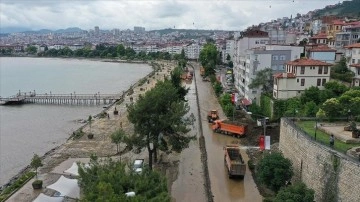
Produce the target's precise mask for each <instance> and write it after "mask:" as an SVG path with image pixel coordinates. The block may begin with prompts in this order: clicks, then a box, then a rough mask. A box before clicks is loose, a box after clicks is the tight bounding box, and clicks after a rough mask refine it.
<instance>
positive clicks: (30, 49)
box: [25, 46, 37, 54]
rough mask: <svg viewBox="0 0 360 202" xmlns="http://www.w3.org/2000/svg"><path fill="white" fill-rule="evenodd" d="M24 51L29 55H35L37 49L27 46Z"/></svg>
mask: <svg viewBox="0 0 360 202" xmlns="http://www.w3.org/2000/svg"><path fill="white" fill-rule="evenodd" d="M25 51H26V52H28V53H29V54H35V53H36V52H37V48H36V47H35V46H28V47H27V48H26V49H25Z"/></svg>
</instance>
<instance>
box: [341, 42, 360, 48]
mask: <svg viewBox="0 0 360 202" xmlns="http://www.w3.org/2000/svg"><path fill="white" fill-rule="evenodd" d="M345 48H360V43H354V44H351V45H348V46H345Z"/></svg>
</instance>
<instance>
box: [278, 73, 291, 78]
mask: <svg viewBox="0 0 360 202" xmlns="http://www.w3.org/2000/svg"><path fill="white" fill-rule="evenodd" d="M274 77H275V78H296V76H295V74H294V73H277V74H274Z"/></svg>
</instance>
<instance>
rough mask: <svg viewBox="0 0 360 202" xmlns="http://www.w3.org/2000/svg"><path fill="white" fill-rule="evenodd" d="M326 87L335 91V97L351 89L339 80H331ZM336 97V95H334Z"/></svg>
mask: <svg viewBox="0 0 360 202" xmlns="http://www.w3.org/2000/svg"><path fill="white" fill-rule="evenodd" d="M324 87H325V89H327V90H330V91H331V92H333V93H334V95H335V97H338V96H340V95H342V94H343V93H345V92H346V91H348V90H349V88H348V87H347V86H345V85H344V84H342V83H340V82H338V81H329V82H326V83H325V85H324ZM333 97H334V96H333Z"/></svg>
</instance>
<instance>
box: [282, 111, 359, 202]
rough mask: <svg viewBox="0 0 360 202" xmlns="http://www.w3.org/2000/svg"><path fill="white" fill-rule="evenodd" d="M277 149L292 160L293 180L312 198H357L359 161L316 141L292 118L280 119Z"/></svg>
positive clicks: (347, 199)
mask: <svg viewBox="0 0 360 202" xmlns="http://www.w3.org/2000/svg"><path fill="white" fill-rule="evenodd" d="M279 148H280V150H281V151H282V152H283V154H284V156H285V157H286V158H288V159H290V160H291V161H292V163H293V168H294V177H293V180H294V181H296V180H301V181H302V182H304V183H305V184H306V185H307V186H308V187H309V188H312V189H313V190H314V191H315V201H324V202H325V201H326V202H331V201H343V202H347V201H349V202H353V201H360V162H359V161H356V160H354V159H352V158H351V157H348V156H346V155H344V154H342V153H339V152H336V151H334V150H332V149H331V148H330V147H328V146H326V145H322V144H319V143H317V142H315V141H313V139H312V138H311V137H310V136H308V135H307V134H306V133H305V132H304V131H302V130H301V129H300V128H298V127H297V126H296V125H295V124H294V123H293V121H292V120H290V119H287V118H282V119H281V125H280V144H279Z"/></svg>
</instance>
